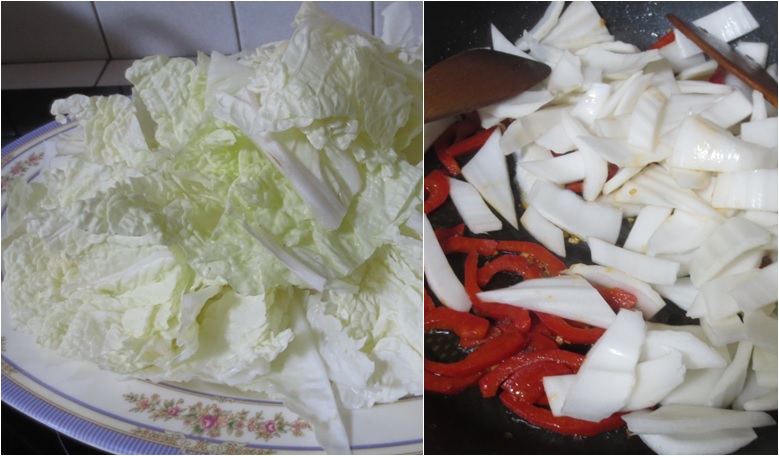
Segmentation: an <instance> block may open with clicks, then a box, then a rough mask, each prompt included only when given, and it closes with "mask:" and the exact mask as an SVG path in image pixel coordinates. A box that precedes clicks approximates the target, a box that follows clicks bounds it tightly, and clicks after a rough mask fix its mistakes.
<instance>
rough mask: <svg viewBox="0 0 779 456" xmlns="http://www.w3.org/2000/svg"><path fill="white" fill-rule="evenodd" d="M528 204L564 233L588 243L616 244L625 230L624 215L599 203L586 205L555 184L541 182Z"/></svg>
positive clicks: (533, 189)
mask: <svg viewBox="0 0 779 456" xmlns="http://www.w3.org/2000/svg"><path fill="white" fill-rule="evenodd" d="M527 202H528V204H529V205H530V206H533V207H534V208H535V210H537V211H538V212H539V213H540V214H541V215H543V216H544V218H546V219H547V220H549V221H550V222H552V223H554V224H555V225H557V226H558V227H560V228H561V229H563V230H565V231H567V232H569V233H571V234H573V235H575V236H578V237H580V238H581V239H587V238H589V237H597V238H598V239H603V240H605V241H606V242H610V243H614V242H616V241H617V238H618V237H619V230H620V228H621V227H622V212H621V211H620V210H618V209H614V208H612V207H608V206H606V205H604V204H600V203H597V202H590V201H584V200H583V199H582V198H581V197H579V195H577V194H576V193H574V192H572V191H570V190H567V189H563V188H560V187H558V186H556V185H554V184H552V183H551V182H547V181H543V180H538V181H536V182H535V184H534V185H533V188H532V189H531V190H530V193H529V194H528V196H527Z"/></svg>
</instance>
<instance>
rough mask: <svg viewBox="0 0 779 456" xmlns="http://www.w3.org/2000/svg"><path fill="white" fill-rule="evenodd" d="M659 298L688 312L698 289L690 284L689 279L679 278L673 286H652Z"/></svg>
mask: <svg viewBox="0 0 779 456" xmlns="http://www.w3.org/2000/svg"><path fill="white" fill-rule="evenodd" d="M652 288H654V289H655V291H657V292H658V293H659V294H660V296H662V297H663V298H665V299H668V300H670V301H671V302H673V303H674V304H676V305H677V306H679V308H681V309H682V310H688V309H689V308H690V306H691V305H692V302H693V300H695V297H696V296H698V287H696V286H695V285H693V284H692V281H691V280H690V278H689V277H680V278H679V279H677V280H676V283H674V284H673V285H657V284H655V285H652Z"/></svg>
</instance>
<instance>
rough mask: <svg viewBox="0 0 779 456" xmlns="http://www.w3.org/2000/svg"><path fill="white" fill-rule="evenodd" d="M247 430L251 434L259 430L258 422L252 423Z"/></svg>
mask: <svg viewBox="0 0 779 456" xmlns="http://www.w3.org/2000/svg"><path fill="white" fill-rule="evenodd" d="M246 430H247V431H249V432H254V431H256V430H257V422H256V421H250V422H249V424H248V425H247V426H246Z"/></svg>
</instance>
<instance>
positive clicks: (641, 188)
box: [614, 164, 722, 218]
mask: <svg viewBox="0 0 779 456" xmlns="http://www.w3.org/2000/svg"><path fill="white" fill-rule="evenodd" d="M614 199H615V200H616V201H618V202H621V203H630V204H641V205H652V206H662V207H670V208H674V209H681V210H684V211H687V212H691V213H694V214H698V215H702V216H706V217H714V218H722V215H720V213H719V212H717V211H716V210H715V209H714V208H712V207H711V206H710V205H709V203H708V202H706V201H705V200H703V198H701V197H700V196H699V195H698V194H696V193H695V192H694V191H692V190H689V189H684V188H679V187H678V186H676V184H675V182H674V179H673V177H672V176H671V174H670V173H669V172H668V171H666V170H664V169H663V168H661V167H660V166H658V165H655V164H653V165H648V166H646V167H644V168H643V169H642V171H641V172H640V173H638V174H636V175H635V176H634V177H633V178H632V179H630V181H628V182H626V183H625V184H623V185H622V187H620V188H619V189H618V190H616V191H615V192H614Z"/></svg>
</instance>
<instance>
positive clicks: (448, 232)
mask: <svg viewBox="0 0 779 456" xmlns="http://www.w3.org/2000/svg"><path fill="white" fill-rule="evenodd" d="M434 232H435V237H436V239H438V243H439V244H443V243H444V241H446V240H447V239H449V238H453V237H455V236H463V235H464V234H465V224H464V223H461V224H459V225H455V226H452V227H450V228H436V229H435V230H434Z"/></svg>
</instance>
